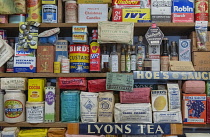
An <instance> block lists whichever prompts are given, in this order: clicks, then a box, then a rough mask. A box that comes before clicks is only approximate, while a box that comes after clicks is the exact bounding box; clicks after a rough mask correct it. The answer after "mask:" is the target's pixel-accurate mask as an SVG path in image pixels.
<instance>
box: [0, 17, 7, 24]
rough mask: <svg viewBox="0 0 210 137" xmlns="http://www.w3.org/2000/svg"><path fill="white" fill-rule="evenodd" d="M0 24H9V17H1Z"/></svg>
mask: <svg viewBox="0 0 210 137" xmlns="http://www.w3.org/2000/svg"><path fill="white" fill-rule="evenodd" d="M0 23H8V15H0Z"/></svg>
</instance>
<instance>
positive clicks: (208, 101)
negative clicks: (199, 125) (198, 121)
mask: <svg viewBox="0 0 210 137" xmlns="http://www.w3.org/2000/svg"><path fill="white" fill-rule="evenodd" d="M206 105H207V106H206V123H210V97H208V96H207V97H206Z"/></svg>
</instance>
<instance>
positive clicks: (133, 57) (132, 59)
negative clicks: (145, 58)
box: [131, 55, 136, 70]
mask: <svg viewBox="0 0 210 137" xmlns="http://www.w3.org/2000/svg"><path fill="white" fill-rule="evenodd" d="M131 70H136V55H131Z"/></svg>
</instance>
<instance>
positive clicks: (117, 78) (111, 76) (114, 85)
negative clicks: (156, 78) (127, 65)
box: [106, 73, 134, 92]
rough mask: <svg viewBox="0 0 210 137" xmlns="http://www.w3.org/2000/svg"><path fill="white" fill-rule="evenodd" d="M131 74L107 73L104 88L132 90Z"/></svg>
mask: <svg viewBox="0 0 210 137" xmlns="http://www.w3.org/2000/svg"><path fill="white" fill-rule="evenodd" d="M133 84H134V80H133V75H129V74H118V73H107V77H106V89H107V90H115V91H130V92H132V91H133Z"/></svg>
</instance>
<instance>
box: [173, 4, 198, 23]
mask: <svg viewBox="0 0 210 137" xmlns="http://www.w3.org/2000/svg"><path fill="white" fill-rule="evenodd" d="M172 22H173V23H176V22H194V0H173V1H172Z"/></svg>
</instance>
